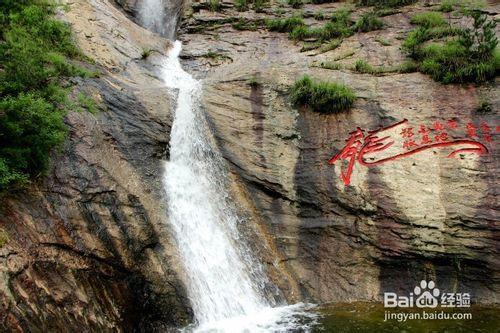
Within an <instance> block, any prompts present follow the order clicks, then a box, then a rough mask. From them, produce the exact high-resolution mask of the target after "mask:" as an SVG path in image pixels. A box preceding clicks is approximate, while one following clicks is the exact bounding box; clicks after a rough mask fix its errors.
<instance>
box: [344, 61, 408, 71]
mask: <svg viewBox="0 0 500 333" xmlns="http://www.w3.org/2000/svg"><path fill="white" fill-rule="evenodd" d="M353 70H354V71H356V72H358V73H363V74H372V75H380V74H387V73H410V72H415V71H416V66H415V64H414V63H413V62H409V61H408V62H405V63H403V64H402V65H400V66H394V67H383V66H381V67H373V66H372V65H370V64H369V63H367V62H366V61H364V60H362V59H359V60H357V61H356V63H355V64H354V68H353Z"/></svg>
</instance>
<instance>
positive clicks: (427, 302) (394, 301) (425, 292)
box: [384, 280, 472, 321]
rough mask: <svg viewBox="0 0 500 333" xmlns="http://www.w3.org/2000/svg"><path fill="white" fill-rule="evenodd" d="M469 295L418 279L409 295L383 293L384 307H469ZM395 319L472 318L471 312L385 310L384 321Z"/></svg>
mask: <svg viewBox="0 0 500 333" xmlns="http://www.w3.org/2000/svg"><path fill="white" fill-rule="evenodd" d="M470 302H471V297H470V294H469V293H448V292H442V291H441V290H439V289H438V288H437V286H436V283H435V282H434V281H426V280H422V281H420V284H419V285H417V286H415V288H414V289H413V292H412V293H410V294H409V295H398V294H396V293H394V292H385V293H384V307H385V308H419V309H423V308H431V309H433V308H436V307H438V306H439V307H441V308H469V307H470V304H471V303H470ZM390 319H395V320H398V321H406V320H412V319H472V314H471V313H464V312H460V313H448V312H444V311H434V312H426V311H422V312H391V311H385V318H384V321H386V320H390Z"/></svg>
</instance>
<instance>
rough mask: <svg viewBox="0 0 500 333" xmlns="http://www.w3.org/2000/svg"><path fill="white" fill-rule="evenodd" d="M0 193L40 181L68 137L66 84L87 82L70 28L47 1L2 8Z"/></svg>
mask: <svg viewBox="0 0 500 333" xmlns="http://www.w3.org/2000/svg"><path fill="white" fill-rule="evenodd" d="M0 11H1V13H2V15H1V16H0V28H1V32H2V35H1V38H0V192H4V191H5V190H7V189H9V188H12V187H13V186H15V185H17V184H24V183H26V182H28V180H29V179H32V178H36V177H37V176H39V175H40V174H43V172H44V171H45V170H46V169H47V167H48V165H49V156H50V152H51V150H52V149H53V148H54V147H57V146H59V145H60V144H61V143H62V142H63V141H64V138H65V136H66V132H67V129H66V126H65V124H64V121H63V119H64V115H65V114H66V109H67V107H68V106H69V105H70V104H69V103H68V99H67V93H68V88H65V87H64V86H66V85H67V81H68V78H70V77H73V76H82V77H87V76H89V73H88V71H86V70H85V69H83V68H81V67H79V66H76V65H74V64H73V63H72V62H71V60H70V58H72V57H79V56H80V52H79V51H78V49H77V48H76V46H75V45H74V43H73V40H72V37H71V31H70V28H69V27H68V26H67V25H66V24H64V23H62V22H59V21H57V20H55V19H54V18H53V17H52V15H53V14H54V6H53V5H51V4H49V3H48V2H45V1H43V0H25V1H17V0H16V1H10V0H2V2H1V4H0Z"/></svg>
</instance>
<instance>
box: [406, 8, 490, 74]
mask: <svg viewBox="0 0 500 333" xmlns="http://www.w3.org/2000/svg"><path fill="white" fill-rule="evenodd" d="M466 14H467V16H468V17H470V18H472V20H473V23H472V26H471V27H464V28H458V27H454V26H451V25H450V24H448V23H446V22H445V21H444V19H442V16H441V14H439V13H436V12H428V13H421V14H417V15H415V16H414V17H413V18H412V23H414V24H419V25H420V26H421V27H419V28H417V29H415V30H413V31H411V32H410V34H409V35H408V37H407V38H406V40H405V41H404V43H403V49H404V50H405V51H406V52H407V53H408V55H409V56H410V57H412V58H413V59H415V60H417V61H418V62H419V70H420V71H421V72H423V73H426V74H429V75H431V76H432V78H433V79H434V80H436V81H440V82H443V83H465V82H475V83H481V82H485V81H488V80H490V79H492V78H494V77H495V75H496V72H497V71H498V70H499V69H500V68H499V61H498V51H497V46H498V40H497V38H496V36H495V27H496V22H495V21H493V20H488V19H487V17H486V15H484V14H482V13H481V12H480V11H468V12H466ZM450 36H455V38H453V39H450V38H448V39H447V40H444V41H442V40H441V39H443V38H446V37H450ZM433 41H435V42H433Z"/></svg>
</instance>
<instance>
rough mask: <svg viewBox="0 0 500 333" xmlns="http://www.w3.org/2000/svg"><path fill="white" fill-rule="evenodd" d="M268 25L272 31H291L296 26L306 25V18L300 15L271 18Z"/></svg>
mask: <svg viewBox="0 0 500 333" xmlns="http://www.w3.org/2000/svg"><path fill="white" fill-rule="evenodd" d="M266 26H267V28H268V29H269V30H271V31H277V32H291V31H292V30H293V29H295V28H296V27H301V26H303V27H305V23H304V20H303V19H302V17H300V16H292V17H289V18H286V19H270V20H267V21H266Z"/></svg>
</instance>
